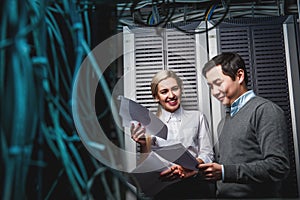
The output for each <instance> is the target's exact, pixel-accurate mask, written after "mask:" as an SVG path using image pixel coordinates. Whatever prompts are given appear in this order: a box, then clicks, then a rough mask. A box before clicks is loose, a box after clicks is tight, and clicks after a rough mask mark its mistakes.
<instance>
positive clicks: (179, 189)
mask: <svg viewBox="0 0 300 200" xmlns="http://www.w3.org/2000/svg"><path fill="white" fill-rule="evenodd" d="M151 92H152V96H153V98H154V99H155V100H156V101H157V102H158V111H157V113H156V115H157V116H158V117H159V118H160V119H161V120H162V121H163V122H164V123H165V124H166V125H167V127H168V136H167V139H166V140H164V139H162V138H159V137H154V136H151V137H152V146H156V147H161V146H168V145H172V144H176V143H181V144H182V145H183V146H185V148H186V149H188V150H189V152H190V153H191V154H192V155H193V156H194V157H195V158H196V159H197V161H198V162H199V164H202V163H210V162H212V161H213V156H214V154H213V147H212V143H211V136H210V132H209V128H208V123H207V120H206V118H205V116H204V115H203V114H202V113H201V112H199V111H191V110H184V109H183V108H182V106H181V96H182V80H181V79H180V78H179V77H178V76H177V75H176V73H175V72H173V71H170V70H162V71H160V72H158V73H157V74H156V75H155V76H154V77H153V79H152V82H151ZM146 132H147V130H145V128H144V127H143V126H142V125H141V124H140V123H137V124H136V125H135V124H134V123H133V124H132V125H131V134H132V139H133V140H134V141H136V142H137V143H139V144H140V145H141V150H142V152H145V151H146V149H149V148H147V143H146V140H145V138H146ZM197 173H198V171H192V170H188V169H184V168H183V167H181V166H179V165H175V164H174V165H173V166H172V167H170V168H169V169H168V170H165V171H163V172H162V173H161V178H162V179H163V180H166V181H168V180H174V179H177V178H178V179H182V181H180V182H178V183H176V184H172V185H170V186H169V187H167V188H166V189H164V190H163V191H162V192H160V193H159V194H158V195H157V198H170V197H173V198H174V197H176V198H203V197H204V196H206V197H207V196H209V195H210V192H208V191H210V190H209V188H208V187H209V186H208V183H204V182H203V181H201V180H200V179H201V177H199V176H196V175H197ZM201 189H202V190H203V192H201ZM205 190H207V191H206V193H205V192H204V191H205Z"/></svg>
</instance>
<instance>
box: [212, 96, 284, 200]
mask: <svg viewBox="0 0 300 200" xmlns="http://www.w3.org/2000/svg"><path fill="white" fill-rule="evenodd" d="M219 130H220V132H219V133H220V135H219V141H218V143H217V145H218V146H217V148H216V149H217V152H216V161H217V162H218V163H220V164H222V165H223V166H224V172H225V173H224V180H223V181H218V183H217V196H218V197H220V198H265V197H270V198H272V197H278V195H279V194H278V191H279V187H280V185H281V184H280V183H281V181H282V180H283V179H284V178H285V177H286V176H287V175H288V173H289V155H288V146H287V134H288V132H287V126H286V121H285V116H284V112H283V111H282V109H281V108H280V107H279V106H277V105H276V104H274V103H273V102H271V101H269V100H267V99H264V98H261V97H258V96H256V97H254V98H252V99H251V100H249V101H248V102H247V103H246V104H245V105H244V106H243V107H242V108H241V109H240V110H239V111H238V112H237V113H236V115H234V116H233V117H230V116H226V117H225V119H224V120H223V121H222V122H221V123H220V124H219Z"/></svg>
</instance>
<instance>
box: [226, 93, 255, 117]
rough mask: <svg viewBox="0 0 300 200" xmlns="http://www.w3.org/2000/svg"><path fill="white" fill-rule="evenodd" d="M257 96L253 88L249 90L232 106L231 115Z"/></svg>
mask: <svg viewBox="0 0 300 200" xmlns="http://www.w3.org/2000/svg"><path fill="white" fill-rule="evenodd" d="M253 97H255V94H254V92H253V90H249V91H247V92H246V93H244V94H243V95H241V96H240V97H239V98H237V99H236V100H235V101H234V102H233V103H232V104H231V108H230V116H231V117H233V116H234V115H235V114H236V113H237V112H238V111H239V110H240V109H241V108H242V107H243V106H244V105H245V104H246V103H247V102H248V101H249V100H250V99H252V98H253Z"/></svg>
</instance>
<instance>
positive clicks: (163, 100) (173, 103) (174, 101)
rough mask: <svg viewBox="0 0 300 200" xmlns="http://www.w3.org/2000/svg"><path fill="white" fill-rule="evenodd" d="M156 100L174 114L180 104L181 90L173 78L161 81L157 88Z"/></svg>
mask: <svg viewBox="0 0 300 200" xmlns="http://www.w3.org/2000/svg"><path fill="white" fill-rule="evenodd" d="M156 99H157V100H158V101H159V103H160V104H161V105H162V107H163V108H164V109H165V110H166V111H169V112H175V111H176V110H177V109H178V108H179V106H180V102H181V89H180V87H179V85H178V84H177V82H176V80H175V79H174V78H167V79H165V80H162V81H161V82H160V83H159V84H158V86H157V95H156Z"/></svg>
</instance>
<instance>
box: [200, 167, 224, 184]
mask: <svg viewBox="0 0 300 200" xmlns="http://www.w3.org/2000/svg"><path fill="white" fill-rule="evenodd" d="M198 168H199V172H200V173H201V174H202V175H203V177H204V178H205V180H208V181H218V180H221V179H222V166H221V165H220V164H217V163H206V164H199V165H198Z"/></svg>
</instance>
